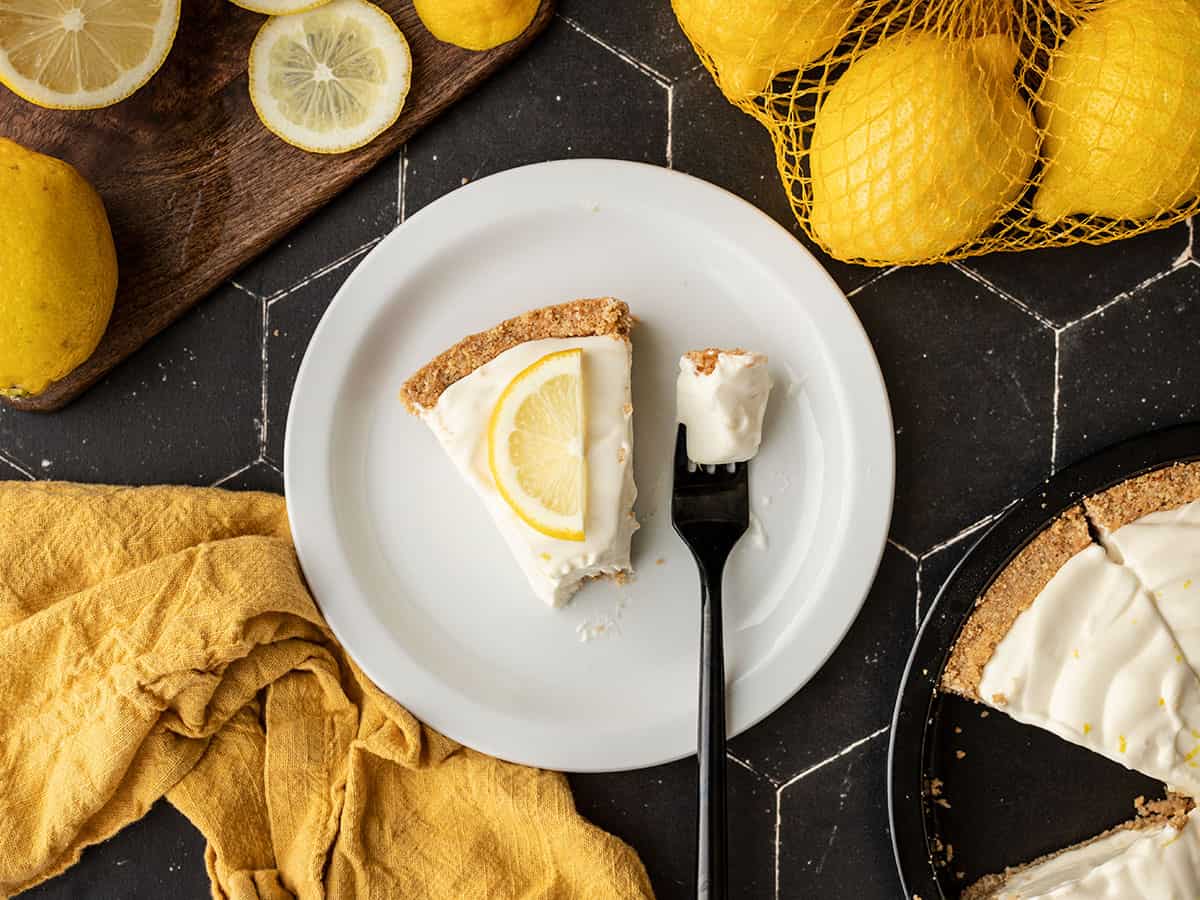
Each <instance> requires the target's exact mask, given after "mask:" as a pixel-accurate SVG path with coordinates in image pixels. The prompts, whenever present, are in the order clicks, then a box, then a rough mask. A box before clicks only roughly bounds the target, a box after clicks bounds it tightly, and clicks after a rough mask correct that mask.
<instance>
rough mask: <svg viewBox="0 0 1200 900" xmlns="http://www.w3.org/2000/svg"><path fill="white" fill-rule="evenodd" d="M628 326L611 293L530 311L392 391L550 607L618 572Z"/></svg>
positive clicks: (628, 451)
mask: <svg viewBox="0 0 1200 900" xmlns="http://www.w3.org/2000/svg"><path fill="white" fill-rule="evenodd" d="M632 322H633V320H632V318H631V317H630V315H629V307H627V306H626V305H625V304H624V303H622V302H621V301H619V300H614V299H612V298H601V299H594V300H576V301H574V302H571V303H563V304H560V305H557V306H546V307H542V308H541V309H535V310H532V311H530V312H527V313H525V314H523V315H520V316H517V317H515V318H512V319H508V320H506V321H504V322H501V323H500V324H499V325H497V326H496V327H494V328H492V329H490V330H488V331H484V332H481V333H479V334H473V335H470V336H469V337H466V338H464V339H463V340H461V341H459V342H458V343H457V344H455V345H454V346H453V347H451V348H450V349H449V350H447V351H446V352H444V353H442V354H441V355H439V356H438V357H437V358H435V359H434V360H433V361H432V362H430V363H429V364H428V365H426V366H424V367H423V368H421V369H420V370H419V371H418V372H417V373H416V374H414V375H413V376H412V377H411V378H410V379H409V380H408V381H407V382H405V384H404V387H403V388H402V389H401V392H400V395H401V399H402V400H403V401H404V403H405V405H406V406H407V407H408V409H409V411H410V412H412V413H414V414H415V415H417V416H419V417H420V418H421V419H422V420H423V421H424V422H425V424H426V425H428V426H429V428H430V429H431V430H432V431H433V433H434V434H435V435H436V436H437V439H438V440H439V441H440V442H441V445H442V448H443V449H444V450H445V451H446V453H447V454H448V455H449V457H450V459H451V460H452V461H453V463H454V465H455V467H456V468H457V469H458V471H459V473H460V474H461V475H462V476H463V478H465V479H466V480H467V481H468V482H469V483H470V485H471V486H472V487H473V488H474V489H475V491H476V492H477V493H478V494H479V496H480V497H481V498H482V499H483V501H484V503H485V504H486V506H487V508H488V511H489V512H490V513H491V515H492V518H493V520H494V521H495V523H496V526H497V527H498V528H499V529H500V532H501V534H503V535H504V538H505V540H506V541H507V542H508V546H509V548H510V549H511V550H512V552H513V555H514V556H515V557H516V559H517V562H518V563H519V564H520V566H521V569H522V571H524V573H525V575H526V577H527V578H528V579H529V583H530V585H532V587H533V591H534V593H535V594H537V596H538V597H540V598H541V599H542V600H543V601H545V602H546V603H548V604H549V605H551V606H562V605H563V604H565V603H566V602H567V601H568V600H569V599H570V598H571V596H572V595H573V594H574V593H575V591H576V590H578V589H579V586H580V585H581V584H582V583H583V582H584V581H585V580H588V579H591V578H599V577H611V578H618V579H620V578H623V577H624V576H626V575H627V574H628V573H629V572H630V562H629V545H630V539H631V537H632V535H633V532H634V531H636V530H637V527H638V525H637V520H636V519H635V518H634V515H633V501H634V499H635V498H636V497H637V488H636V487H635V486H634V482H633V404H632V402H631V392H630V369H631V364H632V347H631V345H630V342H629V332H630V329H631V327H632Z"/></svg>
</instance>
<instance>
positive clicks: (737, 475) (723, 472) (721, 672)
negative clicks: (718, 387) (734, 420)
mask: <svg viewBox="0 0 1200 900" xmlns="http://www.w3.org/2000/svg"><path fill="white" fill-rule="evenodd" d="M748 466H749V464H748V463H737V464H736V465H720V466H708V467H705V466H696V465H695V464H693V463H690V462H689V461H688V455H687V428H686V427H685V426H683V425H680V426H679V431H678V433H677V434H676V436H675V488H674V492H673V493H672V495H671V524H672V525H674V526H675V531H676V533H677V534H678V535H679V536H680V537H681V538H683V542H684V543H685V544H687V545H688V549H689V550H691V551H692V556H694V557H695V559H696V565H697V566H698V567H699V568H700V714H699V735H698V738H697V748H698V751H699V756H700V810H699V827H698V836H697V858H696V864H697V868H696V897H697V900H726V898H727V897H728V896H729V853H728V847H727V840H726V838H727V827H726V813H725V642H724V638H723V636H722V627H721V626H722V619H721V579H722V576H723V575H724V573H725V561H726V560H727V559H728V558H729V551H731V550H732V549H733V545H734V544H736V543H737V542H738V539H739V538H740V537H741V536H742V535H743V534H745V532H746V529H747V528H749V527H750V490H749V484H748V482H749V476H748ZM710 470H711V471H710Z"/></svg>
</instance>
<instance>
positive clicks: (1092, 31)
mask: <svg viewBox="0 0 1200 900" xmlns="http://www.w3.org/2000/svg"><path fill="white" fill-rule="evenodd" d="M1038 118H1039V120H1040V122H1041V123H1042V127H1043V128H1044V129H1045V132H1046V137H1045V141H1044V143H1043V150H1042V154H1043V156H1044V157H1045V160H1046V164H1045V170H1044V174H1043V176H1042V182H1041V186H1040V187H1039V188H1038V191H1037V194H1035V195H1034V198H1033V211H1034V214H1035V215H1036V216H1037V217H1038V218H1039V219H1041V220H1042V221H1044V222H1056V221H1058V220H1059V219H1062V218H1064V217H1065V216H1069V215H1072V214H1077V213H1083V214H1092V215H1098V216H1107V217H1110V218H1113V219H1126V218H1128V219H1137V218H1142V217H1144V216H1152V215H1155V214H1156V213H1160V212H1163V211H1165V210H1168V209H1171V208H1172V207H1174V206H1178V205H1179V204H1181V203H1184V202H1187V201H1189V200H1191V199H1192V198H1194V197H1195V196H1196V195H1197V193H1200V3H1197V2H1196V0H1108V2H1106V3H1103V4H1101V5H1100V6H1098V7H1096V9H1095V11H1094V12H1092V13H1091V14H1090V15H1089V16H1088V17H1087V18H1086V19H1084V21H1083V22H1082V23H1081V24H1080V25H1079V26H1078V27H1077V28H1076V29H1075V30H1074V31H1072V32H1071V34H1070V35H1068V37H1067V39H1066V40H1065V41H1064V42H1063V44H1062V46H1061V47H1059V49H1058V50H1057V52H1055V54H1054V55H1053V56H1052V57H1051V59H1050V67H1049V72H1048V74H1047V76H1046V82H1045V85H1044V86H1043V88H1042V92H1041V102H1040V103H1039V105H1038Z"/></svg>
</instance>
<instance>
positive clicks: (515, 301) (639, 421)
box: [285, 160, 893, 771]
mask: <svg viewBox="0 0 1200 900" xmlns="http://www.w3.org/2000/svg"><path fill="white" fill-rule="evenodd" d="M603 295H612V296H615V297H620V298H621V299H623V300H625V301H627V302H628V303H629V305H630V307H631V308H632V310H633V312H634V314H635V315H636V316H637V317H638V318H639V320H640V324H639V325H638V327H637V328H636V329H635V332H634V385H633V392H634V398H633V399H634V406H635V408H636V410H637V412H636V413H635V417H634V418H635V436H634V460H635V472H636V477H637V484H638V489H639V492H640V496H639V497H638V502H637V508H636V509H637V514H638V518H639V519H640V520H641V522H642V529H641V531H640V532H638V533H637V534H636V535H635V536H634V565H635V567H636V570H637V576H636V579H635V580H634V581H633V582H631V583H630V584H628V585H625V586H618V585H616V584H613V583H610V582H597V583H593V584H590V585H588V586H586V587H585V588H584V589H583V590H582V591H581V592H580V593H579V594H578V595H577V596H576V599H575V600H574V602H573V603H572V604H571V605H570V606H569V607H567V608H566V609H562V610H552V609H548V608H546V607H544V606H542V605H541V603H540V602H539V601H538V600H537V599H535V598H534V596H533V595H532V594H531V593H530V591H529V588H528V586H527V584H526V582H525V580H524V577H523V576H522V575H521V573H520V571H519V570H518V568H517V564H516V562H515V560H513V559H512V557H511V556H510V555H509V552H508V549H507V548H506V547H505V546H504V544H503V542H502V540H501V538H500V536H499V534H498V533H496V532H495V530H494V528H493V525H492V523H491V520H490V519H489V518H488V516H487V514H486V512H485V510H484V508H483V505H482V504H481V503H480V502H479V500H478V498H477V497H476V496H475V495H474V494H473V493H472V491H471V489H470V488H469V487H468V485H467V484H466V483H464V482H463V481H461V480H460V478H459V477H458V475H457V473H456V472H455V471H454V469H453V467H452V466H451V463H450V460H449V459H448V458H446V457H445V456H444V455H443V453H442V451H441V448H440V447H439V446H438V444H437V441H436V440H435V438H434V436H433V435H432V433H430V432H429V431H428V430H427V429H426V427H425V426H424V425H423V424H422V423H421V422H420V421H419V420H417V419H415V418H413V417H412V416H410V415H408V414H407V412H406V411H405V409H404V407H403V405H402V404H401V403H400V401H399V400H398V398H397V391H398V390H399V387H400V385H401V384H402V383H403V381H404V379H405V378H406V377H407V376H408V375H409V374H411V373H412V372H413V371H414V370H416V369H417V368H419V367H420V366H421V365H422V364H424V363H425V362H427V361H428V360H429V359H430V358H432V357H433V356H434V355H436V354H437V353H439V352H441V351H442V350H443V349H445V348H446V347H448V346H450V345H451V344H453V343H454V342H455V341H457V340H458V339H459V338H461V337H463V336H464V335H466V334H468V333H471V332H475V331H479V330H482V329H484V328H487V327H490V326H491V325H493V324H495V323H496V322H498V321H500V320H501V319H503V318H506V317H508V316H511V315H513V314H515V313H519V312H522V311H524V310H526V309H531V308H533V307H537V306H543V305H546V304H550V303H558V302H561V301H564V300H571V299H574V298H577V297H594V296H603ZM714 344H715V345H720V346H742V347H748V348H752V349H755V350H760V351H764V352H766V353H767V354H769V355H770V366H771V369H772V372H773V375H774V377H775V381H776V385H775V389H774V391H773V392H772V394H771V403H770V408H769V409H768V415H767V426H766V428H765V433H764V439H763V449H762V452H761V453H760V454H759V456H758V458H757V459H755V461H754V462H753V464H752V466H751V496H752V507H753V509H754V511H755V513H756V514H757V516H758V518H759V519H760V520H761V522H762V525H763V530H764V531H765V533H766V537H767V543H766V547H765V548H763V547H760V546H756V544H755V542H754V541H753V540H752V539H751V538H750V537H749V536H748V537H747V538H744V539H743V540H742V542H741V543H740V544H739V546H738V547H737V548H736V549H735V550H734V554H733V557H732V558H731V560H730V565H729V568H728V570H727V573H726V579H725V585H726V587H725V598H726V600H725V603H726V609H725V616H726V623H727V624H726V632H725V634H726V656H727V660H728V662H727V666H728V672H729V679H730V694H729V702H730V707H729V729H730V733H731V734H736V733H737V732H740V731H743V730H744V729H746V728H748V727H750V726H751V725H753V724H754V723H755V722H757V721H759V720H760V719H762V718H763V717H764V716H766V715H767V714H768V713H770V712H771V711H772V710H774V709H775V708H776V707H778V706H779V705H780V704H781V703H783V702H784V701H785V700H786V699H787V698H788V697H790V696H791V695H792V694H793V693H794V692H795V691H796V690H797V689H799V688H800V687H801V686H802V685H803V684H804V683H805V682H806V681H807V680H808V679H809V678H810V677H811V676H812V675H813V673H815V672H816V671H817V669H818V668H819V667H820V666H821V664H822V663H823V662H824V661H825V659H826V658H827V657H828V656H829V654H830V653H831V652H833V649H834V647H836V646H837V644H838V642H839V641H840V640H841V638H842V636H843V635H844V634H845V632H846V630H847V629H848V628H849V627H850V624H851V622H853V620H854V617H855V616H856V615H857V613H858V610H859V608H860V607H861V606H862V602H863V599H864V597H865V595H866V592H867V589H868V587H869V585H870V582H871V579H872V577H873V575H874V572H875V568H876V566H877V564H878V562H879V557H880V555H881V553H882V551H883V545H884V541H885V538H886V534H887V526H888V519H889V516H890V512H891V498H892V482H893V446H892V429H891V419H890V414H889V410H888V404H887V396H886V394H885V391H884V386H883V380H882V378H881V377H880V374H879V367H878V364H877V363H876V361H875V357H874V355H873V354H872V352H871V346H870V344H869V343H868V341H867V338H866V336H865V334H864V333H863V330H862V328H861V326H860V325H859V323H858V320H857V319H856V318H855V315H854V313H853V311H852V310H851V308H850V305H849V304H848V303H847V302H846V300H845V298H844V297H843V296H842V294H841V292H840V291H839V290H838V289H837V287H836V286H835V285H834V283H833V281H832V280H831V279H830V278H829V276H828V275H827V274H826V273H825V272H824V270H822V269H821V267H820V266H819V265H818V264H817V263H816V261H815V260H814V259H813V258H812V256H810V255H809V253H808V252H807V251H805V250H804V248H803V247H802V246H801V245H800V244H799V243H797V242H796V240H795V239H794V238H792V237H791V235H789V234H788V232H787V231H786V230H785V229H783V228H781V227H780V226H779V225H777V224H776V223H775V222H773V221H772V220H771V219H770V218H768V217H767V216H765V215H764V214H763V213H761V212H759V211H758V210H757V209H755V208H754V207H753V206H751V205H750V204H748V203H746V202H745V201H743V200H740V199H739V198H737V197H735V196H733V195H732V194H729V193H726V192H725V191H723V190H720V189H719V188H716V187H713V186H712V185H710V184H707V183H705V182H703V181H699V180H697V179H695V178H691V177H689V176H686V175H681V174H679V173H676V172H671V171H668V170H666V169H660V168H657V167H653V166H647V165H641V164H636V163H626V162H614V161H607V160H575V161H565V162H552V163H542V164H539V165H534V166H527V167H525V168H521V169H515V170H512V171H509V172H504V173H502V174H500V175H495V176H492V177H490V178H485V179H483V180H481V181H478V182H475V183H473V184H470V185H468V186H466V187H463V188H461V189H459V190H457V191H454V192H453V193H452V194H449V195H447V196H446V197H443V198H442V199H440V200H439V201H437V202H436V203H434V204H432V205H431V206H429V207H428V208H426V209H424V210H422V211H421V212H420V213H418V214H417V215H415V216H414V217H413V218H412V219H410V220H409V221H407V222H405V223H404V224H403V225H402V226H401V227H399V228H397V229H396V230H395V231H394V232H393V233H392V234H391V235H389V236H388V237H387V238H385V239H384V240H383V241H382V242H381V243H380V244H379V246H377V247H376V248H375V249H374V250H372V251H371V253H370V254H369V255H368V256H367V257H366V258H365V259H364V260H363V261H362V262H361V263H360V264H359V266H358V268H357V269H356V270H355V271H354V273H353V274H352V275H351V276H350V277H349V279H347V281H346V283H345V285H343V287H342V289H341V290H340V291H339V292H338V294H337V296H336V297H335V298H334V300H333V303H332V304H331V305H330V307H329V309H328V311H327V312H326V313H325V317H324V318H323V319H322V320H321V324H320V326H319V327H318V328H317V331H316V334H314V336H313V339H312V343H311V344H310V345H309V348H308V352H307V353H306V354H305V357H304V363H303V365H302V366H301V367H300V374H299V377H298V378H297V381H296V388H295V393H294V395H293V397H292V406H291V412H290V415H289V418H288V426H287V442H286V467H285V481H286V488H287V497H288V509H289V512H290V515H291V522H292V530H293V534H294V537H295V541H296V547H297V550H298V552H299V555H300V561H301V564H302V566H303V568H304V573H305V575H306V577H307V578H308V582H309V584H310V586H311V587H312V590H313V593H314V594H315V596H316V598H317V601H318V603H319V604H320V606H321V609H322V611H323V612H324V613H325V616H326V618H327V619H328V620H329V623H330V625H331V626H332V628H333V630H334V632H335V633H336V634H337V636H338V638H339V639H340V640H341V641H342V643H343V644H344V645H345V646H346V648H347V650H349V652H350V653H351V654H352V655H353V656H354V658H355V659H356V660H357V661H358V663H359V664H360V665H361V666H362V668H363V670H364V671H365V672H366V673H367V674H368V675H369V676H370V677H371V678H373V679H374V680H375V682H376V683H377V684H378V685H379V686H380V687H381V688H383V689H384V690H385V691H387V692H388V693H389V694H391V695H392V696H394V697H395V698H396V699H397V700H399V701H400V702H401V703H402V704H404V705H405V706H406V707H408V709H409V710H411V711H412V712H413V713H414V714H415V715H417V716H418V717H420V718H421V719H423V720H424V721H425V722H427V723H428V724H430V725H431V726H433V727H434V728H436V729H438V730H439V731H441V732H443V733H445V734H447V735H449V736H450V737H452V738H455V739H456V740H458V741H460V742H462V743H464V744H467V745H469V746H471V747H474V748H476V749H478V750H482V751H484V752H486V753H490V754H493V755H495V756H499V757H501V758H503V759H508V760H512V761H514V762H520V763H526V764H529V765H535V766H543V767H546V768H552V769H565V770H571V771H605V770H616V769H629V768H638V767H641V766H649V765H653V764H656V763H661V762H666V761H668V760H672V759H677V758H679V757H681V756H686V755H687V754H690V753H693V752H695V747H696V736H695V717H696V709H695V706H696V683H697V659H698V634H699V586H698V585H699V582H698V578H697V574H696V568H695V565H694V564H693V562H692V560H691V557H690V556H689V554H688V551H687V550H686V548H685V547H684V546H683V544H681V543H680V541H679V539H678V538H677V537H676V536H675V534H674V532H673V531H672V530H671V524H670V517H669V512H668V510H669V501H670V488H671V476H670V470H671V455H672V446H673V440H674V431H675V424H674V375H675V371H676V366H677V361H678V358H679V355H680V354H681V353H682V352H683V351H685V350H688V349H691V348H695V347H706V346H711V345H714ZM605 623H608V624H609V625H610V627H609V628H608V629H607V630H606V631H605V632H604V633H603V634H601V635H600V636H598V637H596V638H595V639H593V640H590V641H587V642H581V640H580V636H579V634H578V633H577V630H578V629H580V628H581V627H582V628H588V627H591V628H592V630H593V632H594V631H597V628H596V626H598V625H603V624H605ZM796 739H797V740H798V741H803V740H804V736H803V735H797V736H796Z"/></svg>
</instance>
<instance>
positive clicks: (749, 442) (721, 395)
mask: <svg viewBox="0 0 1200 900" xmlns="http://www.w3.org/2000/svg"><path fill="white" fill-rule="evenodd" d="M770 392H771V376H770V374H769V373H768V372H767V358H766V357H765V356H763V355H762V354H760V353H720V354H718V356H717V363H716V366H715V367H714V368H713V370H712V372H710V373H708V374H701V373H700V372H699V371H697V369H696V364H695V363H694V362H692V360H691V359H690V358H689V357H687V356H684V357H682V358H681V359H680V360H679V377H678V379H677V380H676V383H675V402H676V411H677V416H678V418H679V421H680V422H681V423H683V424H684V425H686V426H687V451H688V458H689V459H691V460H692V461H693V462H697V463H703V464H705V465H717V464H722V463H731V462H744V461H746V460H748V459H750V458H751V457H753V456H754V454H756V453H757V452H758V447H759V444H760V443H762V423H763V413H764V412H765V411H766V408H767V397H768V396H769V395H770Z"/></svg>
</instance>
